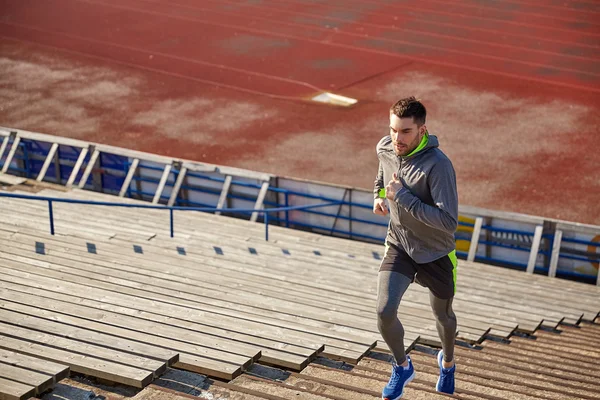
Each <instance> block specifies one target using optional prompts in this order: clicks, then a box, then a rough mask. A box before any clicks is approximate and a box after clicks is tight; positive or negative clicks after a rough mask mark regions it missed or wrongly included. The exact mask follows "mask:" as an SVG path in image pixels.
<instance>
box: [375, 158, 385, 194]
mask: <svg viewBox="0 0 600 400" xmlns="http://www.w3.org/2000/svg"><path fill="white" fill-rule="evenodd" d="M384 188H385V184H384V183H383V166H382V165H381V161H380V162H379V169H378V170H377V176H376V177H375V184H374V188H373V198H375V199H377V198H379V191H380V190H381V189H384Z"/></svg>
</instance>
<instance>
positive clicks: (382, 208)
mask: <svg viewBox="0 0 600 400" xmlns="http://www.w3.org/2000/svg"><path fill="white" fill-rule="evenodd" d="M373 212H374V213H375V214H377V215H387V214H388V212H389V210H388V208H387V205H386V204H385V200H384V199H375V201H374V202H373Z"/></svg>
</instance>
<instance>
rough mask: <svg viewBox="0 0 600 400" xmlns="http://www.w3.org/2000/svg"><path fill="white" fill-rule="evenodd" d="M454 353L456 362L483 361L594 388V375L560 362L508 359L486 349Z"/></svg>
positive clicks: (576, 385) (498, 366)
mask: <svg viewBox="0 0 600 400" xmlns="http://www.w3.org/2000/svg"><path fill="white" fill-rule="evenodd" d="M455 355H456V359H457V362H458V363H461V364H462V363H464V362H475V361H478V362H484V363H489V364H490V365H494V366H495V367H496V368H500V369H505V370H506V369H507V370H513V371H515V372H518V373H524V374H532V375H535V376H537V377H539V378H540V379H541V378H542V377H545V378H546V379H548V380H551V381H557V382H565V383H566V384H568V385H572V386H574V387H578V388H579V387H585V388H596V387H597V385H598V384H597V378H596V377H595V376H591V375H590V376H587V375H581V374H580V373H577V372H575V371H572V370H571V369H570V368H568V367H565V366H563V365H562V364H555V365H553V364H550V365H544V364H540V363H534V362H532V360H530V359H528V358H525V357H523V358H522V359H520V360H519V359H508V358H506V357H498V356H496V355H490V354H489V353H488V352H486V351H480V350H470V349H462V348H457V349H456V350H455ZM542 368H543V371H544V374H543V375H541V374H540V371H541V369H542Z"/></svg>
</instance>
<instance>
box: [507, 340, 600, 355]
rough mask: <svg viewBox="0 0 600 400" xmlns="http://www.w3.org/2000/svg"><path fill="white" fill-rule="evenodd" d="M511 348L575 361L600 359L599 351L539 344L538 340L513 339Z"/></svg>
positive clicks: (557, 344)
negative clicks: (582, 358) (586, 358)
mask: <svg viewBox="0 0 600 400" xmlns="http://www.w3.org/2000/svg"><path fill="white" fill-rule="evenodd" d="M511 346H514V347H519V348H522V349H536V350H537V351H539V352H540V353H545V354H559V355H560V357H561V358H564V359H569V360H573V361H577V360H580V359H581V357H582V356H584V357H590V358H592V359H594V358H595V359H600V350H599V349H594V350H593V351H589V350H585V349H577V348H573V347H570V346H568V345H563V344H562V343H547V342H539V341H537V340H532V339H525V338H518V337H517V338H513V339H511Z"/></svg>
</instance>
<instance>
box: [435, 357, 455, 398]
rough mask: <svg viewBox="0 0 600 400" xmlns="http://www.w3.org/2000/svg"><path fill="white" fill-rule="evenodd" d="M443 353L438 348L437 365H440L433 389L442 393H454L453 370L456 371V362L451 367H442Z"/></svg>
mask: <svg viewBox="0 0 600 400" xmlns="http://www.w3.org/2000/svg"><path fill="white" fill-rule="evenodd" d="M443 361H444V353H443V352H442V351H441V350H440V352H439V353H438V366H439V367H440V377H439V378H438V381H437V385H435V390H437V391H438V392H442V393H448V394H453V393H454V372H455V371H456V364H454V365H453V366H452V368H444V364H442V363H443Z"/></svg>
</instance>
